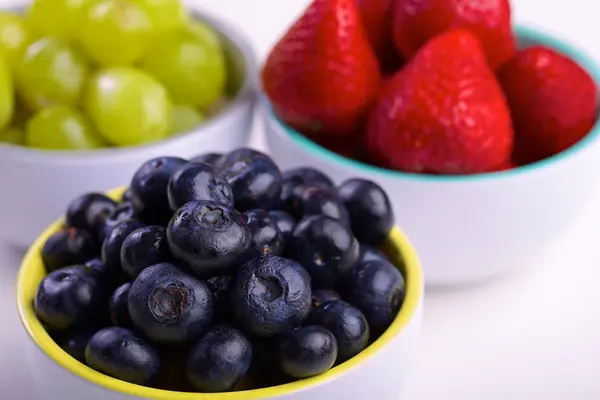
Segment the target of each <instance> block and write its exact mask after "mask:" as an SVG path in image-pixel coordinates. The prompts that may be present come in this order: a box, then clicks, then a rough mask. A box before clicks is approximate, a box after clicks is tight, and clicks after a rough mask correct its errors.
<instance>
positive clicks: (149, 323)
mask: <svg viewBox="0 0 600 400" xmlns="http://www.w3.org/2000/svg"><path fill="white" fill-rule="evenodd" d="M128 309H129V315H130V316H131V320H132V321H133V323H134V325H135V326H136V327H137V328H138V329H139V330H141V331H142V332H143V333H144V334H145V335H146V337H148V338H150V339H151V340H154V341H156V342H159V343H166V344H183V343H186V342H190V341H192V340H195V339H196V338H197V337H198V336H200V334H202V332H204V330H205V329H206V328H208V327H209V326H210V322H211V319H212V316H213V301H212V294H211V292H210V290H209V288H208V286H207V285H206V284H205V283H204V282H202V281H199V280H198V279H196V278H195V277H193V276H191V275H189V274H187V273H185V272H183V271H181V270H179V269H177V268H176V267H175V266H174V265H173V264H170V263H161V264H156V265H153V266H151V267H148V268H146V269H145V270H143V271H142V272H141V273H140V274H139V275H138V277H137V278H136V280H135V281H134V282H133V284H132V285H131V289H130V291H129V298H128Z"/></svg>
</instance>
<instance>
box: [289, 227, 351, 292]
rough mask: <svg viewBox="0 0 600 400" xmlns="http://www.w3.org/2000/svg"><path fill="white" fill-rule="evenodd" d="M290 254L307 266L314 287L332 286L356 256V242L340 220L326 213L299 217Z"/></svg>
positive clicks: (349, 266) (348, 268) (347, 269)
mask: <svg viewBox="0 0 600 400" xmlns="http://www.w3.org/2000/svg"><path fill="white" fill-rule="evenodd" d="M291 244H292V248H291V254H292V258H293V259H295V260H296V261H298V262H299V263H300V264H302V266H304V268H306V269H307V270H308V272H309V273H310V276H311V277H312V282H313V286H314V287H315V288H322V287H333V286H334V285H335V284H336V283H337V281H338V280H339V278H340V277H341V276H342V275H343V274H344V273H346V272H347V271H349V270H350V269H351V268H352V266H353V265H354V263H355V262H356V260H357V259H358V254H359V252H358V242H357V241H356V239H355V238H354V235H352V232H350V230H349V229H348V228H347V227H345V226H344V225H343V224H342V223H341V222H340V221H338V220H335V219H333V218H331V217H327V216H325V215H316V216H312V217H308V218H304V219H302V220H301V221H300V222H298V224H297V225H296V228H295V229H294V233H293V236H292V243H291Z"/></svg>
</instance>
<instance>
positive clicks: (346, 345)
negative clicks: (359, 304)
mask: <svg viewBox="0 0 600 400" xmlns="http://www.w3.org/2000/svg"><path fill="white" fill-rule="evenodd" d="M307 323H308V324H313V325H320V326H324V327H325V328H327V329H329V330H330V331H331V333H333V335H334V336H335V338H336V340H337V345H338V356H337V362H338V363H340V362H344V361H346V360H349V359H351V358H352V357H354V356H355V355H357V354H358V353H360V352H361V351H363V350H364V349H366V348H367V346H368V345H369V323H368V322H367V319H366V318H365V316H364V314H363V313H362V312H361V311H360V310H359V309H358V308H356V307H354V306H353V305H351V304H350V303H347V302H345V301H343V300H334V301H329V302H327V303H325V304H323V305H321V306H320V307H318V308H315V309H314V310H312V311H311V313H310V315H309V317H308V321H307Z"/></svg>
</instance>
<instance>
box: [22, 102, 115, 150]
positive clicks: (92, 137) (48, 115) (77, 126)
mask: <svg viewBox="0 0 600 400" xmlns="http://www.w3.org/2000/svg"><path fill="white" fill-rule="evenodd" d="M26 141H27V145H28V146H30V147H35V148H38V149H48V150H91V149H98V148H102V147H105V146H106V144H105V143H104V141H103V140H102V138H101V137H100V136H99V135H98V133H97V132H96V129H95V128H94V125H93V124H92V121H90V119H89V118H88V117H87V116H86V115H84V114H83V113H81V112H80V111H77V110H76V109H74V108H72V107H68V106H54V107H49V108H45V109H43V110H41V111H38V112H37V113H36V114H35V115H34V116H33V117H31V119H30V120H29V121H28V122H27V127H26Z"/></svg>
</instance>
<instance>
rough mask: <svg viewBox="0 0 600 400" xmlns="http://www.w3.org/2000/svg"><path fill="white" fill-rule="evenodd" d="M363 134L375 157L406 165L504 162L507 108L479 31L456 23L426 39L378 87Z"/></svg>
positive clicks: (455, 168) (442, 169) (487, 166)
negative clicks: (475, 34) (406, 61)
mask: <svg viewBox="0 0 600 400" xmlns="http://www.w3.org/2000/svg"><path fill="white" fill-rule="evenodd" d="M366 140H367V146H368V149H369V152H370V154H371V157H372V158H373V159H375V160H376V161H377V163H378V164H380V165H383V166H385V167H388V168H393V169H398V170H403V171H408V172H426V173H433V174H474V173H480V172H487V171H493V170H495V169H497V168H498V167H499V166H502V165H505V164H506V163H507V162H508V160H509V159H510V156H511V152H512V147H513V131H512V124H511V119H510V113H509V110H508V106H507V104H506V100H505V98H504V96H503V94H502V90H501V89H500V85H499V84H498V81H497V80H496V77H495V76H494V73H493V72H492V70H491V69H490V67H489V66H488V64H487V62H486V58H485V54H484V52H483V49H482V47H481V45H480V43H479V41H478V40H477V38H476V37H475V36H474V35H473V34H471V33H470V32H469V31H467V30H464V29H453V30H449V31H447V32H445V33H443V34H441V35H439V36H437V37H435V38H433V39H432V40H431V41H429V42H428V43H427V44H425V46H423V47H422V48H421V50H420V51H419V52H417V54H416V55H415V56H414V57H413V59H412V60H411V61H410V62H409V63H408V64H407V65H406V66H405V67H404V68H403V69H402V70H401V71H400V72H398V73H397V74H396V75H395V76H394V77H393V78H392V80H391V81H390V82H389V83H388V84H387V85H386V86H385V88H384V90H383V91H382V92H381V95H380V97H379V99H378V102H377V105H376V106H375V108H374V110H373V112H372V114H371V116H370V119H369V124H368V128H367V138H366Z"/></svg>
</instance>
